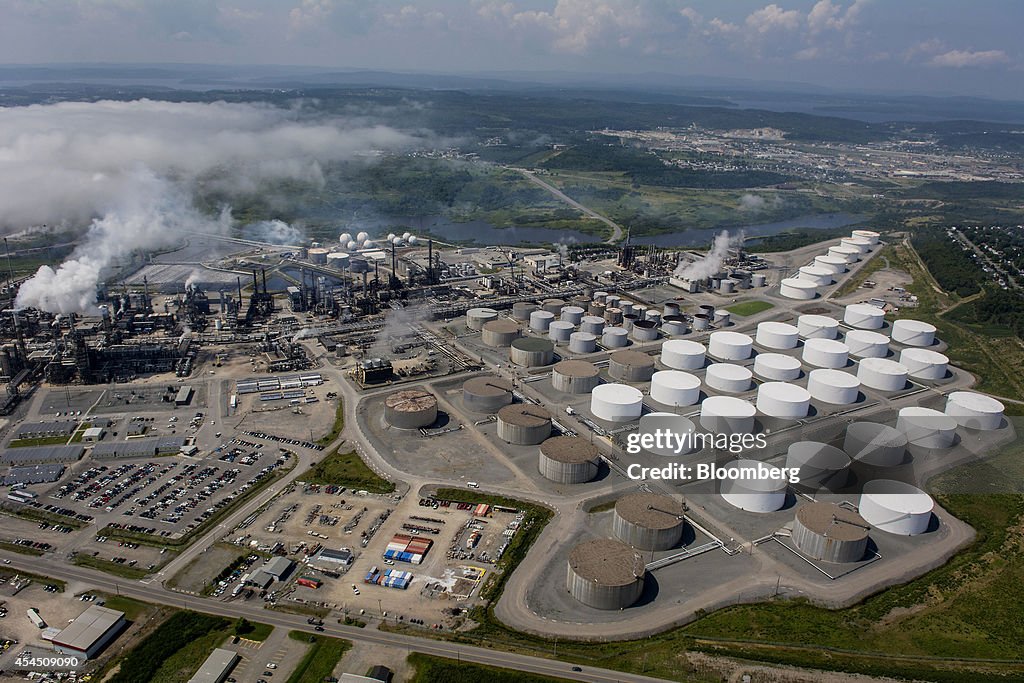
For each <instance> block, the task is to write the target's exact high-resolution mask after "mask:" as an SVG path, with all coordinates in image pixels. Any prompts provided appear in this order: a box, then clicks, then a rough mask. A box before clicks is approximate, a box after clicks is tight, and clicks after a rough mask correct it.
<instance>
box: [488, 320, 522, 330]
mask: <svg viewBox="0 0 1024 683" xmlns="http://www.w3.org/2000/svg"><path fill="white" fill-rule="evenodd" d="M484 329H485V330H487V331H488V332H501V333H512V332H518V331H519V325H518V323H515V322H513V321H511V320H492V321H490V322H487V323H484Z"/></svg>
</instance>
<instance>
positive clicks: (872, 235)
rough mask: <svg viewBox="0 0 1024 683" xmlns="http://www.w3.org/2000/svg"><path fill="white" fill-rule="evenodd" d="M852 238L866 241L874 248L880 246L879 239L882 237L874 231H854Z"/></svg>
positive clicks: (851, 234)
mask: <svg viewBox="0 0 1024 683" xmlns="http://www.w3.org/2000/svg"><path fill="white" fill-rule="evenodd" d="M850 236H851V237H860V238H862V239H866V240H867V241H868V243H869V244H871V245H872V246H874V245H876V244H878V239H879V238H880V237H881V235H879V234H878V233H877V232H875V231H874V230H854V231H853V232H852V233H850Z"/></svg>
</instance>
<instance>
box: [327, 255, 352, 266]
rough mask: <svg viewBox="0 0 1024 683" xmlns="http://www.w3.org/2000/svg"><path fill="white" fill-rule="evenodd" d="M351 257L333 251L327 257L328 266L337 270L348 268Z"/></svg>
mask: <svg viewBox="0 0 1024 683" xmlns="http://www.w3.org/2000/svg"><path fill="white" fill-rule="evenodd" d="M348 261H349V255H348V254H347V253H345V252H344V251H332V252H331V253H330V254H328V255H327V265H328V266H330V267H331V268H334V269H336V270H345V269H346V268H348Z"/></svg>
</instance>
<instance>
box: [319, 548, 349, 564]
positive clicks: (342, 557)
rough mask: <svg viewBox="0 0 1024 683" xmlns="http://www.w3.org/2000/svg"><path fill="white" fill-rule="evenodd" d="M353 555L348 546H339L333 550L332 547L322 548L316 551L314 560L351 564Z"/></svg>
mask: <svg viewBox="0 0 1024 683" xmlns="http://www.w3.org/2000/svg"><path fill="white" fill-rule="evenodd" d="M353 558H354V555H353V554H352V551H351V550H349V549H348V548H339V549H338V550H334V549H333V548H324V549H323V550H321V551H320V552H319V553H317V555H316V558H315V561H323V562H331V563H334V564H341V565H345V566H348V565H350V564H352V560H353Z"/></svg>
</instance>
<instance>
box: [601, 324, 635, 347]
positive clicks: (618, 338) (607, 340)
mask: <svg viewBox="0 0 1024 683" xmlns="http://www.w3.org/2000/svg"><path fill="white" fill-rule="evenodd" d="M601 344H602V345H603V346H604V347H605V348H607V349H621V348H622V347H624V346H626V345H628V344H629V332H628V331H627V330H626V329H625V328H623V327H606V328H604V332H603V333H602V334H601Z"/></svg>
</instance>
